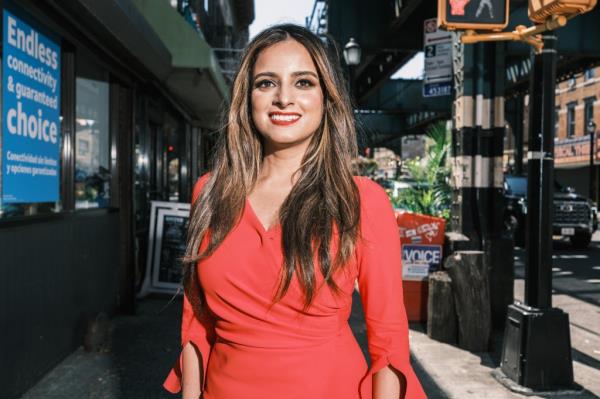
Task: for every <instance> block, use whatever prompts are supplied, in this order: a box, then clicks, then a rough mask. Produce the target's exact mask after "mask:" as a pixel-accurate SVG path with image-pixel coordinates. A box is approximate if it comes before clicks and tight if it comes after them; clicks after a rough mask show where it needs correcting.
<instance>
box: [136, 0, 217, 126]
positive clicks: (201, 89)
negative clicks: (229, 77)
mask: <svg viewBox="0 0 600 399" xmlns="http://www.w3.org/2000/svg"><path fill="white" fill-rule="evenodd" d="M131 2H132V3H134V4H135V5H136V7H137V8H138V9H139V11H140V13H141V14H142V15H143V16H144V18H145V19H146V21H148V23H149V24H150V26H152V28H153V29H154V31H155V32H156V33H157V35H158V36H159V37H160V39H161V41H162V42H163V43H164V44H165V46H166V47H167V48H168V49H169V52H170V53H171V57H172V58H171V65H172V67H173V68H172V71H171V73H170V75H169V77H168V78H167V79H166V81H165V83H166V85H167V87H168V89H169V90H170V91H171V93H172V94H173V95H174V97H176V98H178V99H179V100H181V101H182V102H183V103H184V104H185V105H186V106H187V108H188V109H189V110H190V112H191V114H192V115H193V116H194V117H196V118H198V119H200V121H201V122H204V123H208V124H213V123H214V121H215V120H216V119H217V118H218V115H219V111H220V109H221V106H222V105H223V103H224V102H225V101H228V99H229V90H228V87H227V84H226V83H225V79H224V77H223V74H222V72H221V68H220V67H219V64H218V61H217V58H216V56H215V55H214V53H213V51H212V49H211V47H210V46H209V44H208V43H207V42H206V40H204V38H203V37H202V34H201V33H200V32H197V31H196V30H194V28H192V26H191V25H190V24H188V23H187V22H186V21H185V20H184V19H183V17H182V16H181V15H180V14H179V13H178V12H177V10H175V9H174V8H173V7H171V6H170V5H169V2H167V1H156V0H131Z"/></svg>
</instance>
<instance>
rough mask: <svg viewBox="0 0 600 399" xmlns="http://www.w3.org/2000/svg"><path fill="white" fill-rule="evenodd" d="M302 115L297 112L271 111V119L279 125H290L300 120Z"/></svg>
mask: <svg viewBox="0 0 600 399" xmlns="http://www.w3.org/2000/svg"><path fill="white" fill-rule="evenodd" d="M301 117H302V115H300V114H298V113H296V112H270V113H269V120H270V121H271V123H272V124H274V125H277V126H289V125H291V124H294V123H296V122H298V121H299V120H300V118H301Z"/></svg>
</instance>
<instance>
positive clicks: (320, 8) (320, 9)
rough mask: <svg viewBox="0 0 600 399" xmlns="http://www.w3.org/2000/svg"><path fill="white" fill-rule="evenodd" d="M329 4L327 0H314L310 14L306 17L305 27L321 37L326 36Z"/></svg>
mask: <svg viewBox="0 0 600 399" xmlns="http://www.w3.org/2000/svg"><path fill="white" fill-rule="evenodd" d="M328 10H329V4H328V1H327V0H315V4H314V5H313V9H312V12H311V13H310V16H308V17H306V22H305V25H306V28H308V29H310V30H311V31H312V32H314V33H315V34H316V35H317V36H319V37H320V38H321V39H325V37H326V36H327V28H328V27H327V21H328V19H327V12H328Z"/></svg>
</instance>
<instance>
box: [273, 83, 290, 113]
mask: <svg viewBox="0 0 600 399" xmlns="http://www.w3.org/2000/svg"><path fill="white" fill-rule="evenodd" d="M292 103H293V93H292V90H291V88H289V87H287V85H283V84H282V85H279V87H278V88H277V93H276V94H275V98H274V100H273V104H274V105H277V106H279V107H281V108H285V107H287V106H288V105H290V104H292Z"/></svg>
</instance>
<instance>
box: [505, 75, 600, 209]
mask: <svg viewBox="0 0 600 399" xmlns="http://www.w3.org/2000/svg"><path fill="white" fill-rule="evenodd" d="M524 104H525V110H524V115H525V117H524V121H523V124H524V127H523V132H524V140H523V141H524V147H525V151H523V154H524V157H525V158H526V157H527V142H528V135H529V129H528V120H527V116H526V115H527V114H528V104H529V101H528V98H527V96H526V97H525V100H524ZM555 111H556V113H555V131H554V160H555V161H554V166H555V176H556V180H557V181H558V182H559V183H561V184H562V185H564V186H570V187H573V188H574V189H575V190H576V191H577V192H578V193H581V194H582V195H589V196H590V197H591V198H593V199H594V200H595V201H596V202H598V200H599V199H600V198H599V194H600V192H599V191H600V190H599V189H598V187H600V184H599V183H598V181H597V180H598V179H599V178H600V173H599V172H598V165H599V164H600V132H599V131H600V67H595V68H590V69H587V70H586V71H584V72H583V73H580V74H577V75H575V76H573V77H572V78H570V79H568V80H566V81H563V82H560V83H558V84H557V85H556V109H555ZM590 121H594V123H595V124H596V125H597V127H596V129H595V133H594V136H593V139H592V140H590V135H589V133H588V123H589V122H590ZM592 141H593V168H592V176H593V180H591V179H590V143H591V142H592ZM505 149H506V150H505V162H507V163H508V165H511V164H512V162H513V159H514V138H513V137H512V135H511V134H507V136H506V140H505ZM523 162H525V163H526V162H527V160H526V159H524V160H523ZM591 181H593V184H592V185H591V186H592V187H590V182H591Z"/></svg>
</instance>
